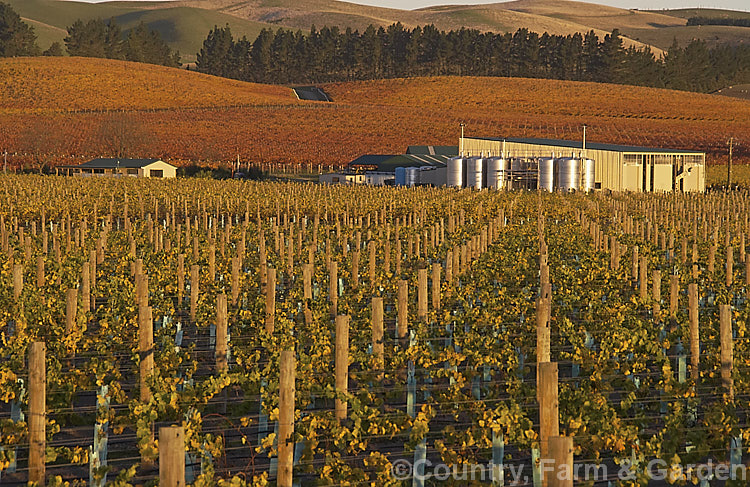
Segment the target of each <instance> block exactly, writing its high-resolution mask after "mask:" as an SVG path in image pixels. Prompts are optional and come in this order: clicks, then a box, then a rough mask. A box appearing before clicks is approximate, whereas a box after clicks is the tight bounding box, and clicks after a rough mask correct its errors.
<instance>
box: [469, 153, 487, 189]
mask: <svg viewBox="0 0 750 487" xmlns="http://www.w3.org/2000/svg"><path fill="white" fill-rule="evenodd" d="M484 161H485V159H484V158H482V157H469V158H468V159H467V160H466V187H467V188H474V189H482V188H483V187H484Z"/></svg>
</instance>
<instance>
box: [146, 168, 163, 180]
mask: <svg viewBox="0 0 750 487" xmlns="http://www.w3.org/2000/svg"><path fill="white" fill-rule="evenodd" d="M149 174H150V175H151V177H152V178H163V177H164V171H162V170H161V169H151V171H150V173H149Z"/></svg>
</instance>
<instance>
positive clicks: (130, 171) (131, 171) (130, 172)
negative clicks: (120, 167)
mask: <svg viewBox="0 0 750 487" xmlns="http://www.w3.org/2000/svg"><path fill="white" fill-rule="evenodd" d="M137 175H138V169H128V176H137Z"/></svg>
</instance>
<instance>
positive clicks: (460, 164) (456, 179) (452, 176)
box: [446, 157, 466, 188]
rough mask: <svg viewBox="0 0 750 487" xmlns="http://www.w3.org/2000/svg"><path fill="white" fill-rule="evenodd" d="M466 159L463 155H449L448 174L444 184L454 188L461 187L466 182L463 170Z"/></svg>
mask: <svg viewBox="0 0 750 487" xmlns="http://www.w3.org/2000/svg"><path fill="white" fill-rule="evenodd" d="M465 165H466V159H464V158H463V157H451V158H450V159H448V176H447V182H446V184H447V185H448V186H452V187H454V188H463V187H464V186H465V185H466V183H465V181H466V177H465V174H466V171H465Z"/></svg>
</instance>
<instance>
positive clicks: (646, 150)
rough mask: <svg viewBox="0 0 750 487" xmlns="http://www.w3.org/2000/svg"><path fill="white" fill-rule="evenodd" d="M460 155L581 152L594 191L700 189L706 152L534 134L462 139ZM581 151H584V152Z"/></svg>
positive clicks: (541, 155) (703, 183)
mask: <svg viewBox="0 0 750 487" xmlns="http://www.w3.org/2000/svg"><path fill="white" fill-rule="evenodd" d="M462 147H463V151H464V154H465V155H467V156H474V155H480V154H483V155H485V156H487V155H495V156H496V155H501V154H502V155H505V156H507V157H518V158H526V157H532V158H533V157H550V156H555V157H561V156H563V157H564V156H568V157H569V156H575V157H579V156H583V157H587V158H590V159H592V160H593V161H594V165H595V171H594V172H595V183H594V187H595V188H596V189H609V190H612V191H686V192H688V191H705V161H706V154H705V153H703V152H700V151H690V150H683V149H666V148H653V147H638V146H630V145H617V144H602V143H598V142H586V149H585V151H584V149H583V143H582V141H573V140H557V139H535V138H514V137H506V138H499V137H493V138H483V137H470V138H469V137H467V138H464V139H463V141H462ZM584 152H585V153H584Z"/></svg>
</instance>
